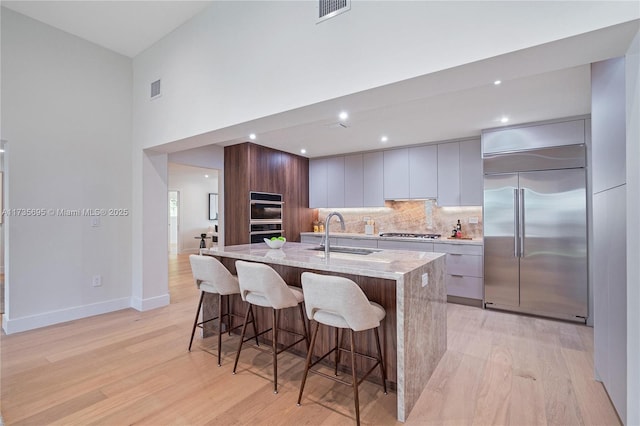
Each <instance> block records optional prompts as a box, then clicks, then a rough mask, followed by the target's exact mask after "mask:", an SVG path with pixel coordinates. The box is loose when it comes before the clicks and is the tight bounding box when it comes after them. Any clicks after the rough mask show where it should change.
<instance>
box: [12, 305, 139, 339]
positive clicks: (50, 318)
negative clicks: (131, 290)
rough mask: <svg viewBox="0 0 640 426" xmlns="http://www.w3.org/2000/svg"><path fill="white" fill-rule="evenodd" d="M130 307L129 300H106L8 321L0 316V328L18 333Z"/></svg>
mask: <svg viewBox="0 0 640 426" xmlns="http://www.w3.org/2000/svg"><path fill="white" fill-rule="evenodd" d="M130 307H131V298H129V297H123V298H120V299H114V300H108V301H106V302H100V303H93V304H90V305H82V306H76V307H73V308H67V309H61V310H58V311H51V312H46V313H43V314H38V315H32V316H28V317H22V318H15V319H8V318H7V316H6V315H3V316H2V328H3V329H4V332H5V333H6V334H13V333H20V332H22V331H27V330H33V329H36V328H41V327H46V326H48V325H54V324H59V323H62V322H67V321H73V320H77V319H81V318H87V317H91V316H94V315H100V314H106V313H108V312H113V311H119V310H121V309H126V308H130Z"/></svg>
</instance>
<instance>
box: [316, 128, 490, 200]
mask: <svg viewBox="0 0 640 426" xmlns="http://www.w3.org/2000/svg"><path fill="white" fill-rule="evenodd" d="M480 146H481V145H480V140H479V139H474V140H468V141H462V142H448V143H444V144H438V145H422V146H415V147H409V148H398V149H390V150H387V151H377V152H367V153H362V154H350V155H346V156H344V155H342V156H336V157H328V158H322V159H318V160H313V159H312V160H309V191H310V193H309V207H311V208H341V207H382V206H384V201H385V200H408V199H427V198H432V199H435V198H437V199H438V204H439V205H441V206H460V205H463V206H480V205H482V157H481V153H480V151H481V150H480Z"/></svg>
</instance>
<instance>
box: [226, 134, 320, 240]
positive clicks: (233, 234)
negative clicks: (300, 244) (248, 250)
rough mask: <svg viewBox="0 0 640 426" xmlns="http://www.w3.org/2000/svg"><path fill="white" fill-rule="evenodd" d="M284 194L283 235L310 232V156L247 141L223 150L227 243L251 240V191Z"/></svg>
mask: <svg viewBox="0 0 640 426" xmlns="http://www.w3.org/2000/svg"><path fill="white" fill-rule="evenodd" d="M250 191H259V192H273V193H277V194H282V196H283V200H284V207H283V227H284V236H285V237H286V238H287V240H290V241H299V239H300V232H305V231H311V222H312V220H313V211H312V210H311V209H309V159H308V158H305V157H300V156H298V155H294V154H289V153H287V152H282V151H278V150H276V149H272V148H267V147H265V146H261V145H257V144H253V143H250V142H245V143H242V144H238V145H231V146H227V147H225V149H224V206H225V234H224V235H225V244H226V245H236V244H248V243H249V192H250Z"/></svg>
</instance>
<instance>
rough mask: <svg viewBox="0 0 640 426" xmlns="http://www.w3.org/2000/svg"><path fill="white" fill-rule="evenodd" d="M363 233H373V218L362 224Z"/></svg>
mask: <svg viewBox="0 0 640 426" xmlns="http://www.w3.org/2000/svg"><path fill="white" fill-rule="evenodd" d="M364 233H365V235H373V220H367V221H366V223H365V225H364Z"/></svg>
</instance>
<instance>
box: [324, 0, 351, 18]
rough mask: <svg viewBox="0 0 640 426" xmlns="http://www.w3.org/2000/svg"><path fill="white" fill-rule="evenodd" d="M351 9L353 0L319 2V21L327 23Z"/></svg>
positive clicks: (325, 0)
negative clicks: (328, 20)
mask: <svg viewBox="0 0 640 426" xmlns="http://www.w3.org/2000/svg"><path fill="white" fill-rule="evenodd" d="M349 9H351V0H318V21H317V22H322V21H326V20H327V19H329V18H333V17H334V16H336V15H339V14H341V13H343V12H346V11H348V10H349Z"/></svg>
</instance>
